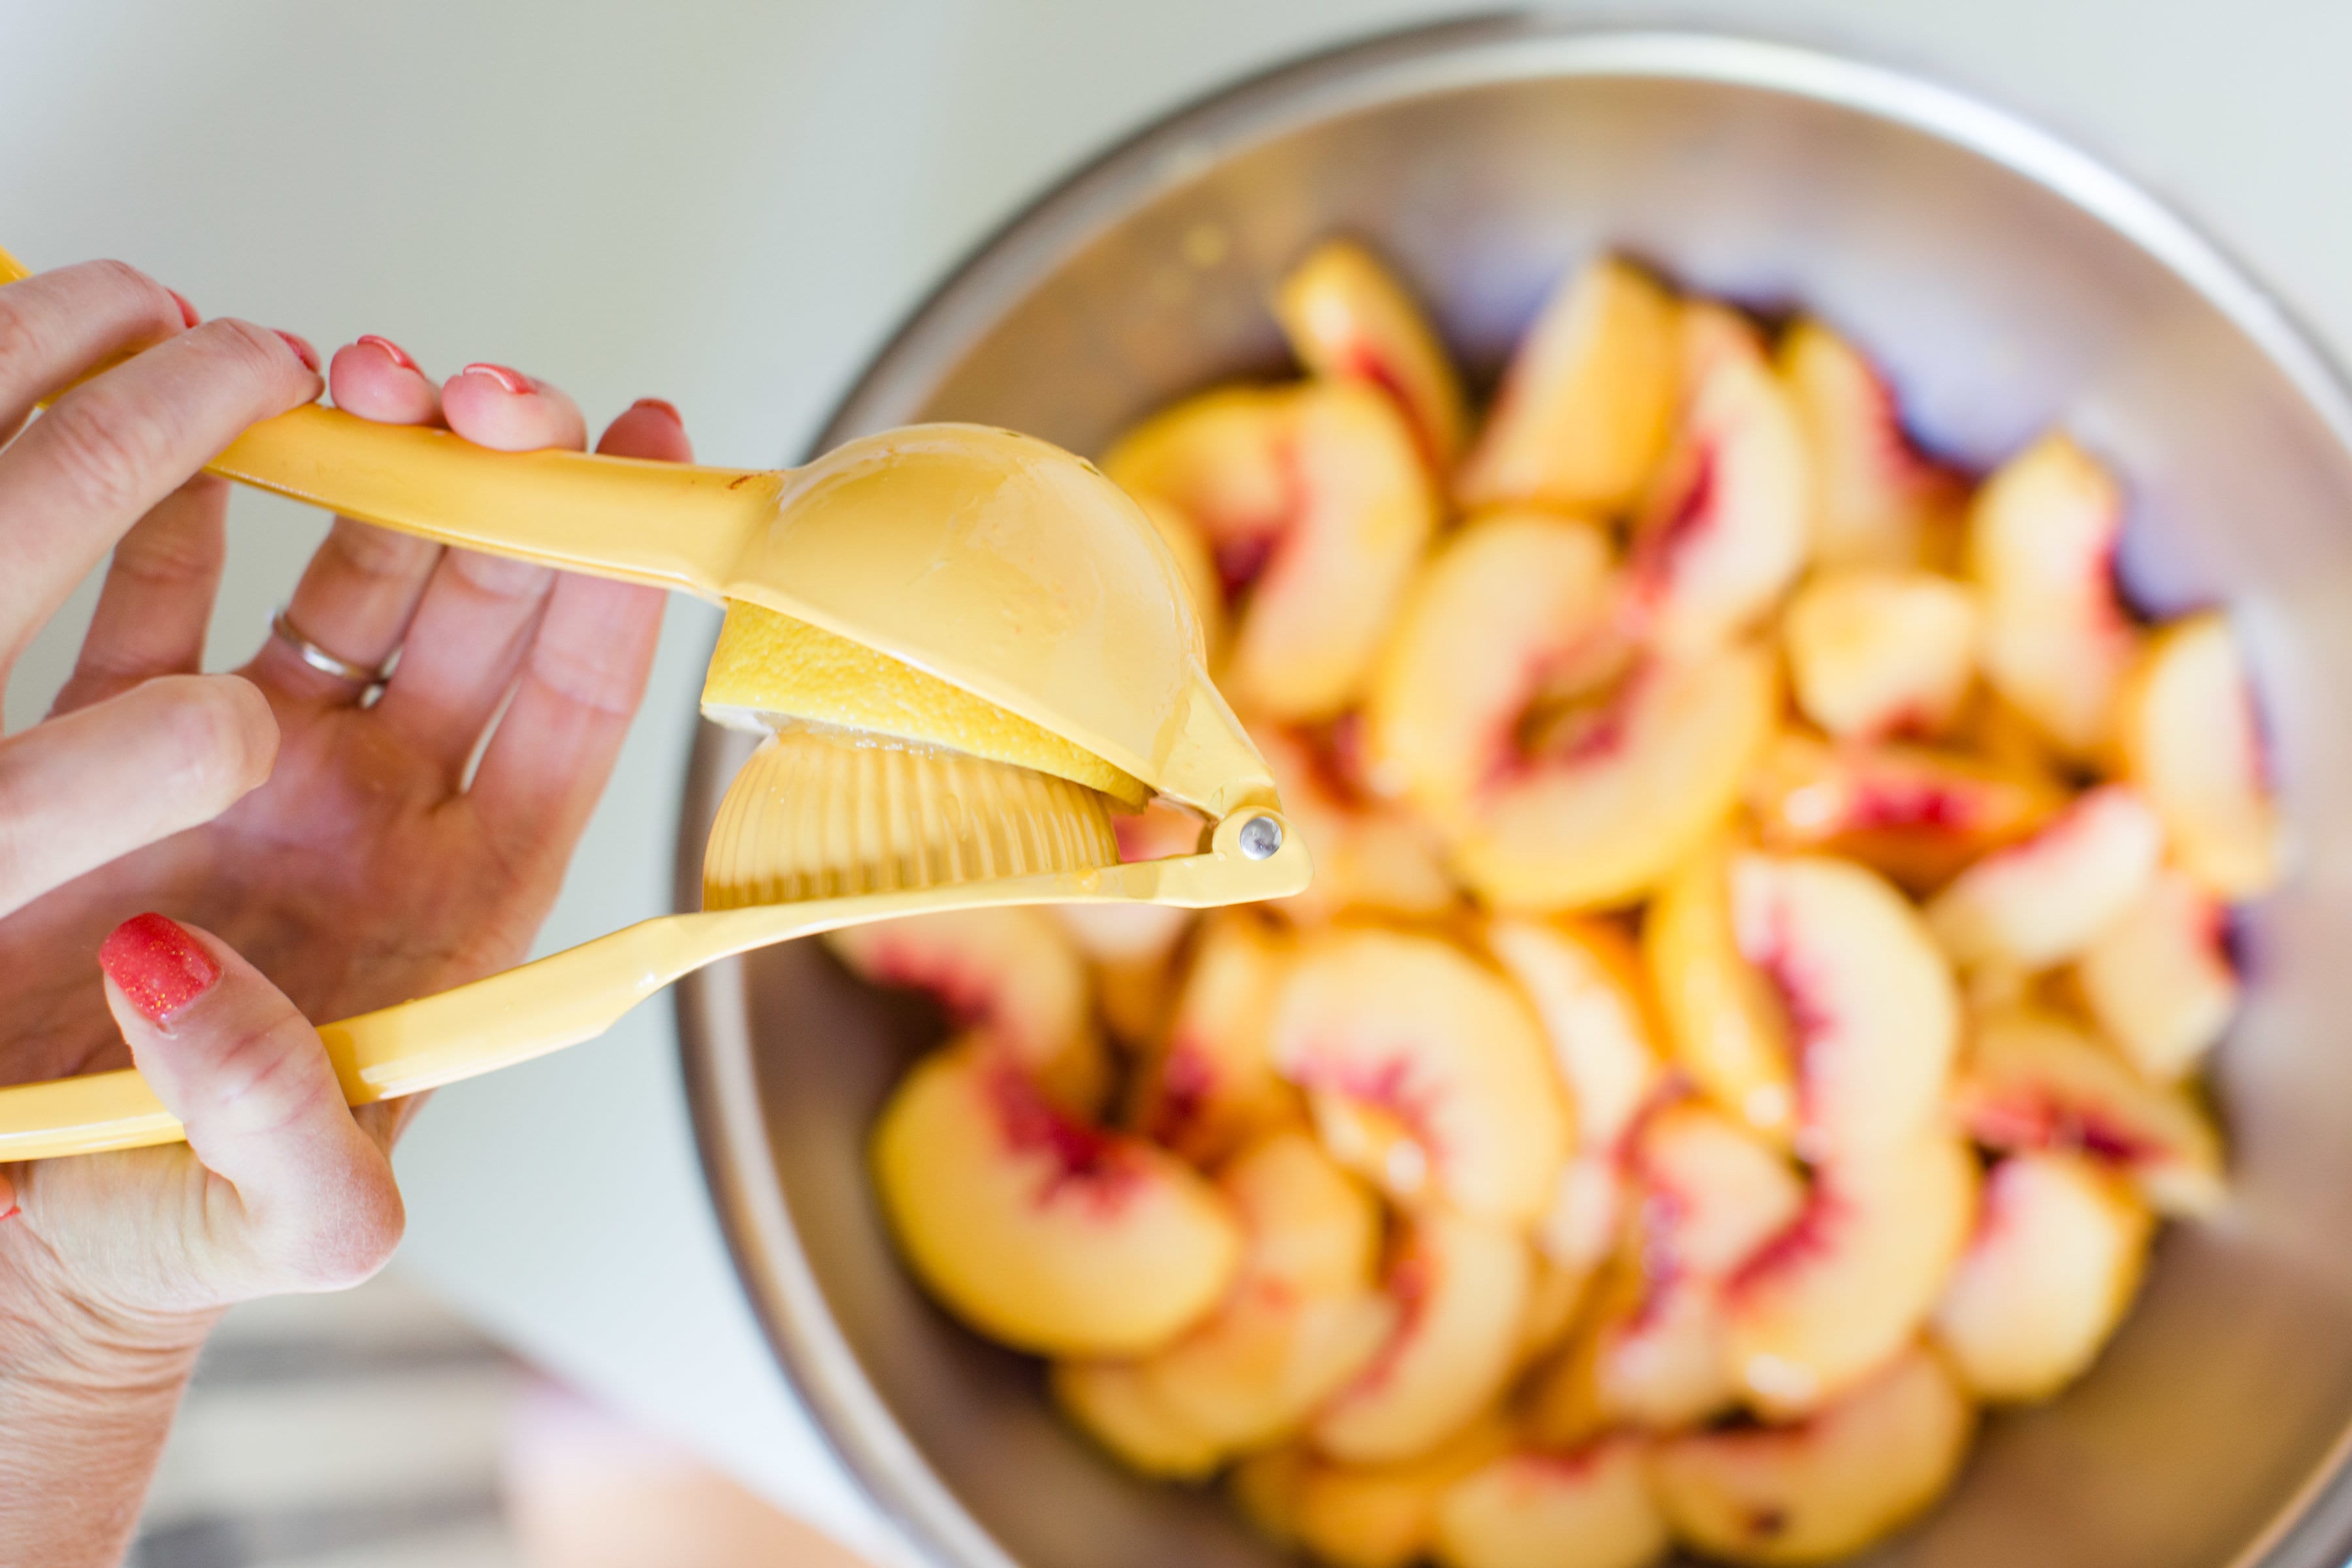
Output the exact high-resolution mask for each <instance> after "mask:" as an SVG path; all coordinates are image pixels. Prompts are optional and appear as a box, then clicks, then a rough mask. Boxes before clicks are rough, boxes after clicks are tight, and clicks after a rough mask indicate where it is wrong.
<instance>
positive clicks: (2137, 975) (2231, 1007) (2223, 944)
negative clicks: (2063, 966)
mask: <svg viewBox="0 0 2352 1568" xmlns="http://www.w3.org/2000/svg"><path fill="white" fill-rule="evenodd" d="M2227 918H2228V915H2227V911H2226V910H2224V909H2223V908H2222V906H2221V902H2220V901H2219V900H2216V899H2215V898H2214V897H2213V896H2212V895H2211V894H2210V893H2208V892H2207V891H2206V890H2205V889H2202V888H2200V887H2199V886H2198V885H2197V884H2196V883H2195V882H2193V881H2191V880H2189V878H2187V877H2185V876H2183V875H2181V874H2180V873H2179V872H2178V871H2172V870H2166V871H2163V872H2159V873H2158V876H2157V879H2156V880H2155V881H2154V882H2153V883H2151V884H2150V885H2149V886H2148V889H2147V891H2146V892H2145V893H2143V894H2142V895H2141V896H2140V897H2139V899H2138V900H2137V901H2135V902H2134V903H2133V905H2132V906H2131V908H2130V909H2128V910H2125V911H2124V912H2123V914H2122V915H2121V916H2119V917H2118V918H2117V919H2116V922H2115V924H2113V925H2111V926H2109V927H2108V928H2107V929H2106V930H2105V931H2102V932H2101V933H2100V934H2099V937H2098V940H2097V941H2095V942H2092V943H2091V945H2090V946H2089V947H2088V948H2086V949H2084V952H2083V956H2082V957H2081V959H2079V960H2078V961H2076V963H2075V965H2074V979H2075V983H2076V984H2077V985H2078V986H2079V987H2080V988H2081V991H2082V994H2083V1001H2084V1005H2086V1006H2087V1007H2088V1008H2089V1009H2090V1013H2091V1017H2092V1019H2093V1020H2094V1021H2095V1022H2096V1023H2097V1025H2098V1026H2099V1029H2100V1031H2101V1032H2102V1033H2103V1034H2105V1036H2106V1037H2107V1038H2108V1039H2110V1040H2113V1041H2114V1042H2115V1043H2116V1046H2117V1047H2119V1048H2120V1049H2121V1050H2122V1051H2123V1053H2124V1055H2126V1057H2129V1058H2131V1060H2132V1064H2133V1065H2134V1066H2135V1067H2137V1068H2139V1070H2140V1071H2141V1072H2143V1073H2145V1074H2147V1076H2148V1077H2149V1078H2151V1079H2156V1080H2157V1081H2158V1082H2159V1083H2171V1082H2175V1081H2177V1080H2179V1079H2182V1078H2185V1077H2187V1076H2188V1075H2189V1073H2190V1072H2192V1071H2194V1070H2195V1068H2196V1067H2197V1064H2198V1063H2199V1062H2200V1061H2202V1060H2203V1059H2204V1058H2205V1053H2206V1052H2208V1051H2210V1050H2211V1049H2212V1048H2213V1046H2214V1043H2215V1042H2216V1041H2218V1040H2220V1039H2221V1036H2222V1034H2223V1033H2224V1032H2225V1031H2226V1030H2227V1029H2228V1028H2229V1026H2230V1020H2231V1018H2232V1017H2234V1016H2236V1015H2237V1011H2238V970H2237V966H2236V965H2235V964H2234V963H2231V960H2230V952H2229V943H2228V940H2227V931H2226V921H2227Z"/></svg>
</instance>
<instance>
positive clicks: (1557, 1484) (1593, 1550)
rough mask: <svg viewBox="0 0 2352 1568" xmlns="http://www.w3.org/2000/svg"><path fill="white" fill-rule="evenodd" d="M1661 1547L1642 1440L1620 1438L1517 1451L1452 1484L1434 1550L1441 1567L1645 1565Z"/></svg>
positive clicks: (1661, 1529) (1662, 1526) (1662, 1532)
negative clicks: (1567, 1448) (1564, 1449)
mask: <svg viewBox="0 0 2352 1568" xmlns="http://www.w3.org/2000/svg"><path fill="white" fill-rule="evenodd" d="M1668 1544H1669V1542H1668V1539H1667V1535H1666V1523H1665V1518H1664V1515H1663V1514H1661V1513H1660V1512H1659V1511H1658V1505H1657V1504H1656V1503H1655V1502H1654V1500H1652V1499H1651V1497H1650V1481H1649V1468H1648V1462H1647V1457H1646V1454H1645V1452H1644V1449H1643V1445H1642V1444H1640V1443H1639V1442H1636V1441H1633V1440H1631V1439H1627V1438H1622V1437H1619V1438H1612V1439H1608V1440H1605V1441H1602V1442H1599V1443H1594V1444H1592V1445H1591V1446H1589V1447H1584V1448H1580V1449H1579V1450H1577V1451H1576V1452H1574V1453H1570V1454H1548V1453H1538V1452H1533V1451H1529V1450H1526V1449H1522V1450H1520V1451H1518V1452H1517V1453H1513V1454H1509V1455H1507V1456H1505V1457H1504V1458H1499V1459H1496V1460H1495V1461H1494V1462H1492V1463H1491V1464H1488V1465H1486V1466H1485V1467H1483V1468H1480V1469H1478V1470H1475V1471H1474V1472H1472V1473H1471V1474H1470V1475H1468V1476H1466V1477H1465V1478H1464V1479H1462V1480H1460V1481H1457V1482H1455V1483H1454V1486H1453V1487H1452V1488H1451V1489H1449V1490H1448V1491H1447V1492H1446V1494H1445V1496H1444V1500H1442V1501H1441V1502H1440V1503H1439V1504H1438V1506H1437V1530H1436V1538H1435V1542H1434V1550H1433V1555H1434V1556H1435V1558H1436V1559H1437V1561H1438V1562H1439V1563H1442V1564H1444V1568H1646V1565H1647V1564H1649V1563H1654V1562H1655V1561H1656V1560H1657V1559H1659V1558H1660V1557H1663V1556H1664V1555H1665V1552H1666V1548H1667V1546H1668Z"/></svg>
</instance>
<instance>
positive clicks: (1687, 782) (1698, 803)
mask: <svg viewBox="0 0 2352 1568" xmlns="http://www.w3.org/2000/svg"><path fill="white" fill-rule="evenodd" d="M1775 700H1776V697H1775V691H1774V677H1773V670H1772V667H1771V663H1770V661H1769V659H1768V658H1766V657H1765V656H1764V655H1763V654H1762V653H1760V652H1759V651H1758V650H1756V649H1754V648H1750V647H1737V648H1727V649H1724V650H1722V651H1720V652H1718V653H1716V654H1714V655H1711V656H1708V657H1706V658H1700V659H1698V660H1696V661H1695V662H1692V663H1675V662H1672V661H1652V662H1649V663H1645V664H1643V665H1640V666H1637V667H1636V668H1634V669H1633V671H1632V672H1631V673H1630V674H1628V675H1627V676H1626V677H1624V678H1623V679H1622V680H1621V681H1619V682H1618V683H1617V685H1616V687H1615V689H1613V691H1612V692H1611V693H1610V694H1609V695H1608V697H1607V698H1606V699H1605V700H1603V701H1601V702H1600V703H1599V704H1598V705H1596V706H1595V707H1593V708H1592V709H1591V710H1589V711H1586V712H1584V713H1582V714H1580V715H1578V716H1577V721H1576V723H1575V724H1574V725H1573V726H1572V727H1571V728H1570V731H1568V732H1567V734H1566V735H1565V736H1564V738H1562V739H1561V740H1559V742H1556V743H1555V744H1554V745H1553V746H1552V747H1549V748H1548V749H1546V750H1545V751H1544V752H1539V753H1538V754H1536V755H1533V756H1530V757H1528V758H1526V759H1525V760H1523V761H1520V762H1518V763H1517V765H1510V764H1509V763H1506V765H1505V767H1504V769H1503V770H1502V771H1501V772H1500V773H1498V774H1497V775H1496V777H1495V779H1494V782H1493V783H1491V784H1489V785H1488V786H1487V788H1486V793H1485V795H1484V796H1483V798H1482V800H1481V802H1480V804H1479V807H1478V810H1477V813H1476V816H1475V821H1474V822H1473V823H1472V824H1471V825H1470V826H1469V827H1468V828H1467V830H1466V831H1465V832H1464V833H1463V834H1462V835H1461V836H1460V837H1459V838H1458V840H1457V841H1456V843H1455V846H1454V869H1455V871H1456V872H1457V873H1458V874H1459V875H1460V876H1461V877H1462V878H1463V879H1465V881H1467V882H1468V883H1469V884H1470V886H1471V887H1472V889H1474V890H1475V891H1476V892H1477V893H1478V894H1479V895H1480V896H1481V897H1483V898H1484V899H1485V900H1486V901H1487V903H1488V904H1489V905H1491V906H1492V907H1494V908H1496V909H1501V910H1526V911H1550V910H1586V909H1598V908H1606V907H1611V906H1615V905H1622V904H1624V903H1628V902H1631V901H1632V900H1635V899H1638V898H1640V897H1641V896H1643V894H1645V893H1647V892H1648V891H1649V890H1650V889H1652V888H1653V887H1654V886H1655V885H1656V883H1658V882H1659V881H1660V880H1661V879H1664V877H1665V876H1667V875H1668V874H1669V873H1670V872H1671V871H1672V870H1673V869H1674V868H1675V866H1676V865H1677V864H1678V863H1680V862H1681V861H1682V860H1683V859H1685V858H1686V857H1688V856H1689V855H1690V854H1691V853H1692V852H1693V851H1695V850H1696V848H1697V847H1699V846H1700V845H1701V844H1702V843H1704V842H1705V841H1706V838H1707V837H1708V836H1709V835H1711V834H1713V833H1714V832H1715V831H1716V830H1717V828H1719V827H1720V826H1722V824H1723V823H1724V821H1725V820H1726V819H1727V817H1728V816H1730V815H1731V813H1732V811H1733V810H1734V809H1735V808H1736V807H1737V805H1738V796H1739V790H1740V785H1741V782H1742V780H1743V779H1744V778H1745V776H1746V774H1747V773H1748V769H1749V767H1750V766H1752V765H1753V763H1755V760H1756V758H1757V757H1758V756H1759V754H1760V753H1761V752H1762V750H1763V748H1764V746H1765V744H1766V743H1767V742H1769V739H1770V737H1771V724H1772V712H1773V708H1774V705H1775Z"/></svg>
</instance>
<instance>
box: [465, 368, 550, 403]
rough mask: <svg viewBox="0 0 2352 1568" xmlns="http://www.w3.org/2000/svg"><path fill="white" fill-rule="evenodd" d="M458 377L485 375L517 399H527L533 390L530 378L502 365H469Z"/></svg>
mask: <svg viewBox="0 0 2352 1568" xmlns="http://www.w3.org/2000/svg"><path fill="white" fill-rule="evenodd" d="M457 374H459V375H487V376H488V377H489V378H490V379H491V380H492V381H495V382H497V383H498V384H499V385H500V386H503V387H505V388H506V389H507V390H508V391H509V392H511V393H513V394H514V395H516V396H517V397H528V396H530V394H531V391H532V390H533V389H532V387H531V384H530V377H529V376H527V375H525V374H523V373H522V372H520V371H519V370H509V369H508V368H507V367H506V366H504V365H502V364H469V365H467V367H466V368H465V369H463V370H461V371H459V372H458V373H457Z"/></svg>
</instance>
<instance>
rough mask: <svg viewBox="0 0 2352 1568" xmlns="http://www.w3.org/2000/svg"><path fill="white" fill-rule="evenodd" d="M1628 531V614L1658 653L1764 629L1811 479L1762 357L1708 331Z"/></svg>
mask: <svg viewBox="0 0 2352 1568" xmlns="http://www.w3.org/2000/svg"><path fill="white" fill-rule="evenodd" d="M1713 338H1714V341H1713V342H1711V343H1710V345H1709V347H1708V348H1707V350H1706V352H1705V353H1704V354H1703V356H1702V358H1701V363H1702V365H1703V367H1704V368H1703V369H1702V370H1701V371H1700V373H1699V374H1700V379H1699V380H1698V382H1697V384H1696V386H1695V388H1694V392H1693V395H1692V397H1691V399H1690V403H1689V406H1688V407H1687V408H1686V409H1685V412H1684V415H1683V418H1682V422H1681V426H1680V428H1679V429H1678V430H1677V432H1676V434H1675V446H1674V449H1673V450H1672V451H1671V452H1669V453H1668V455H1667V457H1666V459H1665V462H1664V466H1663V467H1662V468H1660V470H1659V474H1658V478H1657V480H1656V482H1655V483H1654V485H1653V487H1652V489H1651V491H1650V494H1649V496H1648V497H1647V498H1646V499H1645V500H1644V501H1643V506H1642V511H1641V515H1640V517H1639V518H1638V519H1637V520H1636V521H1635V523H1634V529H1633V559H1632V563H1631V565H1630V567H1629V573H1630V576H1631V585H1632V605H1633V612H1634V614H1635V615H1636V616H1638V617H1639V620H1640V624H1641V626H1642V627H1643V631H1644V632H1645V633H1646V635H1647V636H1648V637H1650V638H1652V639H1653V640H1654V642H1655V643H1656V644H1657V645H1658V646H1660V647H1664V648H1666V649H1667V650H1669V651H1672V652H1680V653H1688V652H1696V651H1703V650H1705V649H1707V648H1710V647H1716V646H1717V645H1719V644H1721V643H1723V642H1725V641H1727V640H1728V639H1730V638H1732V637H1737V636H1738V635H1739V634H1740V633H1741V632H1743V631H1745V630H1747V629H1748V628H1749V627H1750V626H1754V625H1756V624H1757V623H1758V622H1759V621H1760V620H1762V619H1763V617H1764V616H1765V615H1766V614H1767V613H1768V612H1769V611H1770V610H1771V609H1772V607H1773V606H1774V605H1777V604H1778V603H1779V602H1780V596H1781V595H1782V594H1784V593H1786V592H1787V591H1788V589H1789V587H1790V584H1793V583H1795V581H1796V580H1797V574H1799V573H1800V572H1801V571H1802V570H1803V569H1804V565H1805V560H1806V554H1807V552H1808V549H1809V547H1810V543H1811V541H1810V538H1809V535H1808V529H1809V527H1810V519H1809V518H1808V515H1807V512H1808V509H1809V508H1810V506H1811V494H1812V476H1811V469H1810V468H1809V466H1808V464H1809V459H1808V458H1807V456H1806V453H1805V446H1804V438H1803V437H1802V435H1801V433H1800V431H1799V429H1798V426H1797V416H1796V411H1795V410H1794V409H1793V408H1792V407H1791V406H1790V402H1789V396H1788V393H1787V391H1786V390H1785V389H1784V388H1783V387H1782V386H1781V385H1780V380H1779V378H1778V377H1776V376H1775V375H1774V374H1772V369H1771V366H1770V365H1769V364H1768V363H1765V360H1764V356H1763V353H1762V351H1761V349H1760V348H1759V347H1758V346H1756V345H1755V344H1753V343H1752V342H1746V341H1744V340H1742V339H1741V338H1740V337H1739V336H1738V334H1737V333H1730V332H1717V333H1715V334H1713Z"/></svg>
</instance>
